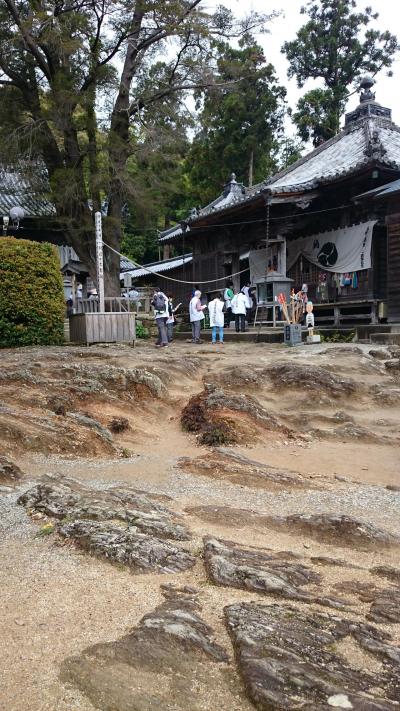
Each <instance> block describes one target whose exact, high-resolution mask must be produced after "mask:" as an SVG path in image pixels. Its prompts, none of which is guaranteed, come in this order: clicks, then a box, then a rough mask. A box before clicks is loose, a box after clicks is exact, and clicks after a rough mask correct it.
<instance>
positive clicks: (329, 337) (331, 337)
mask: <svg viewBox="0 0 400 711" xmlns="http://www.w3.org/2000/svg"><path fill="white" fill-rule="evenodd" d="M355 335H356V334H355V331H349V333H341V332H340V331H329V333H327V334H323V333H321V334H320V336H321V343H353V342H354V338H355Z"/></svg>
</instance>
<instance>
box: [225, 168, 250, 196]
mask: <svg viewBox="0 0 400 711" xmlns="http://www.w3.org/2000/svg"><path fill="white" fill-rule="evenodd" d="M229 193H233V194H234V195H235V196H237V197H240V196H241V195H244V193H245V188H244V185H243V184H242V183H238V182H237V180H236V173H231V174H230V176H229V180H228V182H227V183H225V185H224V190H223V193H222V194H223V195H224V196H225V197H226V196H227V195H229Z"/></svg>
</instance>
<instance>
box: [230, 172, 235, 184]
mask: <svg viewBox="0 0 400 711" xmlns="http://www.w3.org/2000/svg"><path fill="white" fill-rule="evenodd" d="M230 182H231V183H236V173H231V178H230Z"/></svg>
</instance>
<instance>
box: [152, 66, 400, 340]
mask: <svg viewBox="0 0 400 711" xmlns="http://www.w3.org/2000/svg"><path fill="white" fill-rule="evenodd" d="M373 83H374V82H373V80H372V79H371V78H370V77H365V78H364V79H363V80H362V82H361V87H360V100H359V105H358V106H357V107H356V108H355V110H354V111H351V112H350V113H348V114H346V117H345V125H344V128H343V130H342V131H341V132H340V133H339V134H338V135H337V136H335V137H334V138H332V139H330V140H329V141H326V142H325V143H323V144H322V145H321V146H319V147H318V148H316V149H315V150H313V151H312V152H311V153H308V154H307V155H306V156H304V157H303V158H301V159H300V160H298V161H297V162H296V163H294V164H292V165H290V166H289V167H288V168H286V169H285V170H283V171H281V172H280V173H277V174H276V175H274V176H272V177H271V178H268V179H267V180H265V181H264V182H262V183H260V184H258V185H254V186H253V187H245V186H244V185H241V184H239V183H238V182H237V181H236V179H235V175H234V174H232V176H231V178H230V180H229V181H228V183H227V184H226V185H225V187H224V191H223V193H222V195H220V196H219V197H218V198H217V199H216V200H214V201H213V202H212V203H211V204H210V205H207V206H206V207H204V208H202V209H199V210H193V211H192V213H191V214H190V216H189V217H188V219H187V222H183V223H181V224H179V225H176V226H175V227H172V228H170V229H168V230H166V231H165V232H163V233H162V234H161V237H160V241H161V242H162V243H163V244H164V245H171V246H172V245H173V246H174V247H175V250H176V252H177V253H184V252H189V250H190V252H191V253H192V254H193V261H192V269H193V280H194V282H196V283H200V282H208V283H207V284H205V285H203V286H202V287H201V288H202V290H203V292H205V293H211V292H212V291H214V290H215V289H223V288H224V286H225V282H224V281H216V280H217V279H220V278H222V277H228V276H229V275H231V274H236V273H237V272H241V273H240V274H237V276H235V277H234V278H233V282H234V285H235V286H236V287H240V286H242V285H243V284H244V283H245V282H247V281H251V283H252V284H253V285H255V286H256V287H257V299H258V302H259V305H260V306H259V308H263V309H264V310H265V316H264V319H265V321H264V322H265V323H269V322H270V321H272V317H271V315H268V310H270V311H273V310H274V309H272V304H273V303H274V302H275V297H277V296H278V295H279V294H281V293H285V294H286V296H287V297H288V296H289V294H290V290H291V289H292V288H294V289H295V291H296V292H297V291H299V290H301V289H302V288H305V289H307V290H308V298H309V299H311V300H312V301H313V303H314V313H315V316H316V323H317V324H320V325H324V324H325V325H327V326H328V325H335V326H339V325H342V324H345V323H347V324H348V323H379V322H386V321H388V322H395V321H398V322H400V276H399V275H400V128H399V127H398V126H396V125H395V124H394V123H393V121H392V118H391V110H390V109H389V108H384V107H383V106H381V105H380V104H379V103H378V102H377V101H376V100H375V94H374V93H373V91H372V87H373ZM304 285H307V286H306V287H304Z"/></svg>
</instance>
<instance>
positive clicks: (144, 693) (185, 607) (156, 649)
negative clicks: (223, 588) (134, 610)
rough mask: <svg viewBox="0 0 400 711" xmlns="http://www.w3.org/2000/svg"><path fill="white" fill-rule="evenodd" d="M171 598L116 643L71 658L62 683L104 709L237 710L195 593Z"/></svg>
mask: <svg viewBox="0 0 400 711" xmlns="http://www.w3.org/2000/svg"><path fill="white" fill-rule="evenodd" d="M167 598H168V599H167V600H166V602H164V603H163V604H161V605H159V606H158V607H157V608H155V610H154V611H153V612H150V613H149V614H147V615H145V616H144V617H143V618H142V619H141V621H140V622H139V624H138V625H137V626H136V627H134V629H133V630H131V631H130V632H129V633H128V634H126V635H125V636H123V637H121V638H120V639H118V640H117V641H115V642H110V643H106V644H97V645H94V646H92V647H89V648H87V649H85V650H84V651H83V652H82V654H80V655H79V656H77V657H73V658H70V659H67V660H66V661H65V662H64V663H63V665H62V680H63V681H67V682H69V683H72V684H74V685H75V686H77V687H78V688H79V689H80V690H81V691H82V692H83V693H85V694H86V695H87V696H88V698H89V699H90V701H91V702H92V703H93V704H94V705H95V706H96V707H99V708H101V709H103V711H114V710H115V709H118V711H153V710H154V709H160V711H161V709H163V710H164V709H165V710H166V709H171V710H172V711H189V709H190V711H201V710H202V709H204V708H206V705H205V704H206V703H207V704H208V703H210V700H211V699H212V704H213V708H215V709H233V711H239V709H241V708H243V700H242V701H240V700H238V698H237V696H238V691H239V689H238V684H237V682H235V680H234V679H233V678H232V675H231V678H229V672H228V671H227V666H226V662H227V660H228V656H227V654H226V652H225V650H224V649H223V648H222V647H221V646H220V645H218V644H217V643H216V642H215V640H214V634H213V630H212V628H211V627H210V626H209V625H208V624H207V623H206V622H204V620H203V619H202V617H201V608H200V605H199V603H198V601H197V599H196V595H195V594H193V593H191V592H190V591H189V592H188V591H187V589H186V592H185V588H183V589H182V590H178V591H175V592H174V591H171V590H169V592H168V594H167ZM244 703H245V704H246V702H245V701H244ZM207 708H209V706H208V705H207ZM245 708H247V706H246V707H245Z"/></svg>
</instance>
